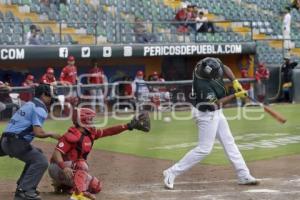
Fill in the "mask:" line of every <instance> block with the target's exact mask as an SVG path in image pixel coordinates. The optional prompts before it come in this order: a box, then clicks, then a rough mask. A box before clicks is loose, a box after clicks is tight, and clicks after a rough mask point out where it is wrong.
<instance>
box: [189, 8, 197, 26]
mask: <svg viewBox="0 0 300 200" xmlns="http://www.w3.org/2000/svg"><path fill="white" fill-rule="evenodd" d="M196 17H197V15H195V12H194V6H192V5H188V6H187V15H186V21H187V25H188V26H190V27H191V28H192V29H193V30H195V20H196Z"/></svg>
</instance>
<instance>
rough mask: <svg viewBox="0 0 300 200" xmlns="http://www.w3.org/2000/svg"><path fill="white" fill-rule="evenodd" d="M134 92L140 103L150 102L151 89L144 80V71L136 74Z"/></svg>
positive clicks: (133, 83)
mask: <svg viewBox="0 0 300 200" xmlns="http://www.w3.org/2000/svg"><path fill="white" fill-rule="evenodd" d="M132 92H133V93H134V94H135V95H136V98H137V100H138V102H143V101H147V100H148V94H149V89H148V86H147V85H146V82H145V80H144V73H143V72H142V71H138V72H137V73H136V76H135V79H134V81H133V82H132Z"/></svg>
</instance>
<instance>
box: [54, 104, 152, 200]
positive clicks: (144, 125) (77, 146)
mask: <svg viewBox="0 0 300 200" xmlns="http://www.w3.org/2000/svg"><path fill="white" fill-rule="evenodd" d="M95 117H96V113H95V111H93V110H91V109H89V108H78V109H75V110H74V112H73V118H72V121H73V124H74V126H72V127H70V128H69V129H68V131H67V132H66V133H65V134H64V135H63V136H62V138H61V139H60V140H59V142H58V144H57V146H56V149H55V151H54V153H53V155H52V158H51V164H50V167H49V175H50V177H51V178H52V180H53V186H54V189H55V192H57V193H69V194H72V196H71V199H72V200H83V199H84V200H85V199H87V200H88V199H92V200H94V199H96V197H95V194H97V193H99V192H100V191H101V187H102V183H101V182H100V181H99V180H98V179H97V178H96V177H94V176H92V175H90V174H89V168H88V164H87V157H88V155H89V153H90V151H91V150H92V146H93V143H94V141H95V140H97V139H99V138H102V137H106V136H112V135H116V134H119V133H121V132H123V131H126V130H133V129H137V130H141V131H144V132H148V131H150V119H149V114H148V113H146V112H143V113H140V114H138V115H136V116H135V117H134V118H133V119H132V120H131V121H130V122H129V123H127V124H122V125H116V126H113V127H110V128H105V129H96V128H95V125H94V123H93V119H94V118H95Z"/></svg>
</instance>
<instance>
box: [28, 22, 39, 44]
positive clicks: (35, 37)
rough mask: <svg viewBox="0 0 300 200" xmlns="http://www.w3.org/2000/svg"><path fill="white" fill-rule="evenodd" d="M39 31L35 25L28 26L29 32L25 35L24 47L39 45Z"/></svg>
mask: <svg viewBox="0 0 300 200" xmlns="http://www.w3.org/2000/svg"><path fill="white" fill-rule="evenodd" d="M39 33H40V30H39V29H38V28H37V27H36V26H35V25H30V31H29V32H28V33H27V35H26V42H25V44H26V45H40V44H41V42H40V37H39Z"/></svg>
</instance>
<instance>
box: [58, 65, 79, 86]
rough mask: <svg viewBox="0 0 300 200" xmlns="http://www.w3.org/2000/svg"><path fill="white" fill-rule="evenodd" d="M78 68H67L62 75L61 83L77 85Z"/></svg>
mask: <svg viewBox="0 0 300 200" xmlns="http://www.w3.org/2000/svg"><path fill="white" fill-rule="evenodd" d="M76 78H77V68H76V67H75V66H69V65H68V66H65V67H64V68H63V70H62V71H61V74H60V81H62V82H68V83H70V84H72V85H75V84H76Z"/></svg>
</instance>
